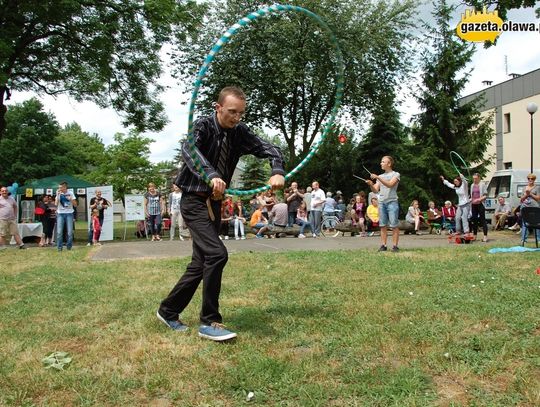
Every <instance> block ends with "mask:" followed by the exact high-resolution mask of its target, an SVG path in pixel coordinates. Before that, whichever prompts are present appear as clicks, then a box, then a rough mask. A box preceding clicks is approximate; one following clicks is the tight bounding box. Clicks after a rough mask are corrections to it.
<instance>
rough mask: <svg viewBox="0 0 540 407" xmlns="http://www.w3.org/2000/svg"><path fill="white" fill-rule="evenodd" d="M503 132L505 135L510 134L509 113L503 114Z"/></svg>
mask: <svg viewBox="0 0 540 407" xmlns="http://www.w3.org/2000/svg"><path fill="white" fill-rule="evenodd" d="M503 131H504V132H505V133H510V132H511V131H512V125H511V122H510V113H505V114H504V123H503Z"/></svg>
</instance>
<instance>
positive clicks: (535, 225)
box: [521, 207, 540, 247]
mask: <svg viewBox="0 0 540 407" xmlns="http://www.w3.org/2000/svg"><path fill="white" fill-rule="evenodd" d="M521 219H522V221H523V227H524V228H530V229H532V230H533V233H534V241H535V242H536V247H538V231H539V230H540V208H536V207H525V208H521ZM521 244H522V245H525V241H522V242H521Z"/></svg>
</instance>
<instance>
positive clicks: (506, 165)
mask: <svg viewBox="0 0 540 407" xmlns="http://www.w3.org/2000/svg"><path fill="white" fill-rule="evenodd" d="M504 169H505V170H511V169H512V161H510V162H507V163H504Z"/></svg>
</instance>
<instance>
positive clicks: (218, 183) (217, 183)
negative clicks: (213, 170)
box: [210, 178, 227, 196]
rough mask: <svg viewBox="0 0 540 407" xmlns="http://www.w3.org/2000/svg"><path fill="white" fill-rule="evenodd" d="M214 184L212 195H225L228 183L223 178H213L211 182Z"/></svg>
mask: <svg viewBox="0 0 540 407" xmlns="http://www.w3.org/2000/svg"><path fill="white" fill-rule="evenodd" d="M210 184H211V186H212V195H214V196H223V193H224V192H225V188H227V184H226V183H225V181H223V180H222V179H221V178H213V179H212V180H211V182H210Z"/></svg>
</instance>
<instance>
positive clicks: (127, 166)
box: [87, 131, 165, 201]
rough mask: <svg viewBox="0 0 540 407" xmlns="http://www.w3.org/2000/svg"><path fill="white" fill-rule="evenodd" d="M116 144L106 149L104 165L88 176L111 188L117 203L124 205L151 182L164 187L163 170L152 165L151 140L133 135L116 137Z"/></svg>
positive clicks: (119, 134) (137, 134) (135, 133)
mask: <svg viewBox="0 0 540 407" xmlns="http://www.w3.org/2000/svg"><path fill="white" fill-rule="evenodd" d="M114 141H115V144H111V145H109V146H107V148H106V149H105V160H104V163H102V165H101V166H100V167H99V168H97V169H96V170H95V171H93V172H92V173H90V174H89V175H88V177H87V178H88V179H89V180H90V181H93V182H95V183H97V184H99V185H112V186H113V191H114V195H115V199H122V201H124V196H125V195H126V194H129V193H132V192H134V191H143V190H145V189H146V185H148V183H149V182H154V183H155V184H156V185H163V184H164V182H165V179H164V178H165V177H164V176H163V175H162V174H161V173H160V170H161V168H160V167H159V166H158V167H156V166H154V165H153V164H152V163H151V162H150V143H152V142H153V140H152V139H151V138H148V137H143V136H141V135H140V134H139V133H138V132H136V131H131V132H130V133H129V134H128V135H127V136H126V135H125V134H122V133H116V134H115V135H114Z"/></svg>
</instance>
